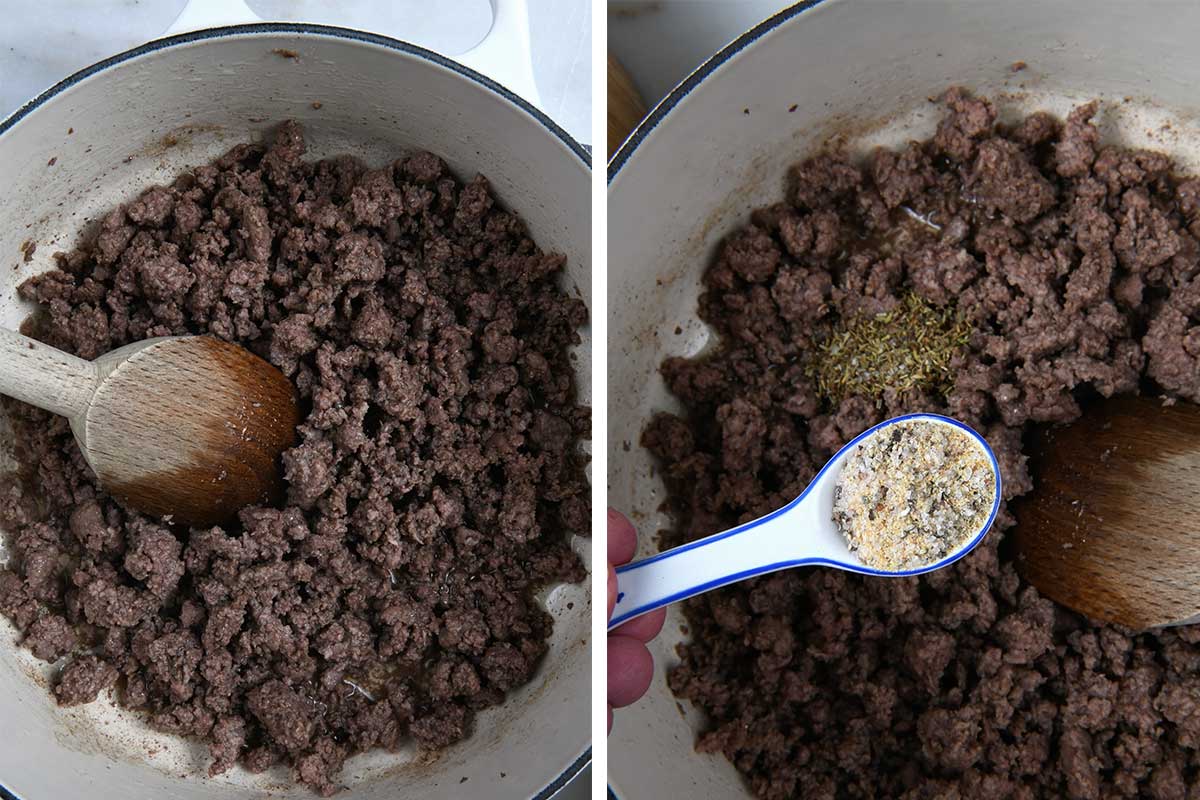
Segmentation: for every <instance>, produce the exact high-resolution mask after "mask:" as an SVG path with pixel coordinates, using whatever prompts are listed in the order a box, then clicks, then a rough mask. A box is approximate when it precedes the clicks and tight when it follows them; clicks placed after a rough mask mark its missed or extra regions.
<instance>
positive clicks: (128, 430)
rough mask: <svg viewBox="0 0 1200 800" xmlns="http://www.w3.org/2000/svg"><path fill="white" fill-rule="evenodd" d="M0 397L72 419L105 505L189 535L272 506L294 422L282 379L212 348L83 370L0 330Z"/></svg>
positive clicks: (77, 361) (164, 344)
mask: <svg viewBox="0 0 1200 800" xmlns="http://www.w3.org/2000/svg"><path fill="white" fill-rule="evenodd" d="M0 393H2V394H6V395H8V396H10V397H15V398H16V399H18V400H22V401H24V402H26V403H29V404H31V405H35V406H37V407H39V408H44V409H46V410H47V411H51V412H53V413H55V414H61V415H62V416H64V417H66V418H67V419H68V420H69V421H70V423H71V430H72V432H74V434H75V440H76V441H77V442H78V443H79V449H80V450H82V451H83V457H84V458H85V459H87V462H88V464H90V465H91V467H92V470H93V471H94V472H95V473H96V477H97V479H98V480H99V482H100V485H101V487H103V488H104V490H105V491H107V492H108V493H109V494H111V495H113V496H114V497H116V498H118V499H119V500H121V501H122V502H124V503H127V504H128V505H130V506H132V507H133V508H136V509H137V510H139V511H142V512H145V513H147V514H154V515H158V516H165V515H171V516H172V517H173V519H175V520H177V521H179V522H182V523H184V524H187V525H192V526H207V525H216V524H219V523H222V522H225V521H227V520H228V519H230V518H232V517H233V516H234V515H236V514H237V512H238V511H239V510H241V509H242V508H243V507H244V506H247V505H249V504H251V503H260V502H270V501H272V500H274V499H276V498H277V497H278V496H279V495H280V493H281V490H282V479H281V476H280V474H279V464H278V460H279V455H280V453H282V452H283V451H284V450H285V449H286V448H288V447H290V446H291V445H292V443H293V442H294V441H295V438H296V425H297V424H298V422H299V409H298V406H297V403H296V392H295V389H294V388H293V387H292V385H291V383H290V382H289V381H288V380H287V378H285V377H284V376H283V374H282V373H280V372H279V370H277V369H275V367H273V366H271V365H270V364H268V363H267V362H265V361H263V360H262V359H261V358H259V357H258V356H255V355H253V354H251V353H249V352H247V351H246V350H243V349H242V348H240V347H238V346H236V345H233V344H229V343H228V342H223V341H220V340H218V339H213V338H210V337H207V336H181V337H164V338H158V339H147V340H145V341H142V342H135V343H134V344H130V345H126V346H125V347H122V348H119V349H117V350H114V351H112V352H111V353H108V354H106V355H103V356H101V357H100V358H98V359H96V360H95V361H85V360H83V359H82V358H76V357H75V356H73V355H69V354H68V353H64V352H62V351H61V350H56V349H54V348H53V347H50V346H49V345H45V344H42V343H41V342H38V341H36V340H34V339H30V338H29V337H27V336H22V335H20V334H18V333H14V332H12V331H7V330H3V329H0Z"/></svg>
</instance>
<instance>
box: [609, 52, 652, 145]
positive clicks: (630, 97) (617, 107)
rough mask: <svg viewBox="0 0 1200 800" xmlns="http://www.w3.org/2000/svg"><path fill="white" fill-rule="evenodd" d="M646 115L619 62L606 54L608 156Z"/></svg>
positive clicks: (639, 98) (643, 104)
mask: <svg viewBox="0 0 1200 800" xmlns="http://www.w3.org/2000/svg"><path fill="white" fill-rule="evenodd" d="M644 116H646V104H645V103H643V102H642V98H641V96H640V95H639V94H638V92H637V89H635V88H634V86H633V81H632V80H631V79H630V77H629V73H628V72H626V71H625V68H624V67H622V66H621V62H619V61H617V59H616V58H615V57H614V56H613V54H612V53H609V54H608V157H609V158H612V155H613V153H615V152H617V148H619V147H620V146H621V144H622V143H623V142H624V141H625V139H626V138H628V136H629V134H630V133H631V132H632V131H633V129H634V128H636V127H637V124H638V123H639V122H641V121H642V117H644Z"/></svg>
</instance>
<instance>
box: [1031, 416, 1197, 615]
mask: <svg viewBox="0 0 1200 800" xmlns="http://www.w3.org/2000/svg"><path fill="white" fill-rule="evenodd" d="M1027 452H1028V453H1029V469H1030V473H1031V474H1032V476H1033V481H1034V490H1033V492H1032V493H1030V494H1029V495H1026V496H1025V497H1022V498H1020V499H1019V500H1018V501H1016V502H1015V503H1014V506H1013V511H1014V513H1015V514H1016V518H1017V528H1016V546H1017V569H1018V571H1019V572H1020V573H1021V574H1022V575H1023V576H1024V577H1025V578H1026V580H1028V581H1029V582H1030V583H1032V584H1033V585H1034V586H1036V587H1037V588H1038V590H1039V591H1041V592H1042V593H1043V594H1045V595H1046V596H1048V597H1050V598H1052V599H1054V600H1056V601H1058V602H1059V603H1062V604H1063V605H1065V606H1068V607H1070V608H1073V609H1075V610H1076V611H1079V612H1081V613H1083V614H1086V615H1087V616H1089V617H1092V618H1093V619H1097V620H1102V621H1105V622H1116V623H1119V624H1121V625H1125V626H1127V627H1129V628H1133V629H1138V630H1140V629H1145V628H1152V627H1157V626H1162V625H1172V624H1180V623H1183V622H1189V621H1192V619H1193V618H1195V617H1197V616H1198V615H1200V407H1197V406H1194V405H1191V404H1187V403H1178V404H1176V405H1164V404H1163V402H1162V401H1161V400H1157V399H1153V398H1148V397H1133V396H1129V397H1119V398H1115V399H1112V400H1106V401H1102V402H1098V403H1096V404H1095V405H1094V406H1092V407H1090V408H1088V409H1087V410H1086V411H1085V413H1084V415H1083V416H1082V417H1081V418H1080V419H1079V420H1077V421H1076V422H1073V423H1071V424H1070V425H1067V426H1059V427H1047V428H1042V429H1039V430H1037V431H1035V433H1034V435H1033V437H1032V440H1031V441H1030V443H1029V447H1028V449H1027Z"/></svg>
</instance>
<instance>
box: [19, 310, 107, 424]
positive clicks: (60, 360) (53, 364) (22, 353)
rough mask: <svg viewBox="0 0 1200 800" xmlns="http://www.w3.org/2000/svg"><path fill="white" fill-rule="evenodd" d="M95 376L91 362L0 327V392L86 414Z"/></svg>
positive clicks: (70, 414) (67, 414) (55, 409)
mask: <svg viewBox="0 0 1200 800" xmlns="http://www.w3.org/2000/svg"><path fill="white" fill-rule="evenodd" d="M97 378H98V376H97V373H96V367H95V365H94V364H92V362H90V361H84V360H83V359H82V358H76V357H75V356H73V355H70V354H69V353H64V352H63V351H61V350H56V349H54V348H53V347H51V346H50V345H48V344H42V343H41V342H39V341H37V340H36V339H30V338H29V337H28V336H22V335H21V334H19V333H16V332H14V331H10V330H5V329H3V328H0V394H6V395H8V396H9V397H15V398H16V399H18V400H21V401H24V402H26V403H29V404H30V405H34V406H37V407H38V408H44V409H46V410H47V411H50V412H53V413H55V414H61V415H62V416H64V417H68V418H75V417H79V416H82V415H83V414H84V413H86V411H87V407H88V403H90V402H91V400H92V395H93V394H94V393H95V391H96V382H97Z"/></svg>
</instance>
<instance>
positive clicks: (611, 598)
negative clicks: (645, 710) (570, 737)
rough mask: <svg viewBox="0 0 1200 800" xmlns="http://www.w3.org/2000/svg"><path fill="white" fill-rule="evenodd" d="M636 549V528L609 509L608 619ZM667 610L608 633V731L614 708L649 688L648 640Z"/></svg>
mask: <svg viewBox="0 0 1200 800" xmlns="http://www.w3.org/2000/svg"><path fill="white" fill-rule="evenodd" d="M636 551H637V531H636V530H635V529H634V527H633V523H631V522H630V521H629V520H627V519H626V518H625V516H624V515H623V514H621V512H619V511H614V510H613V509H611V508H610V509H609V510H608V618H609V619H612V613H613V606H615V605H616V604H617V572H616V570H615V569H614V566H620V565H621V564H624V563H626V562H627V561H630V560H632V559H633V554H634V553H635V552H636ZM666 618H667V610H666V609H665V608H660V609H659V610H657V611H652V612H650V613H649V614H646V615H644V616H641V617H638V618H637V619H631V620H629V622H626V623H625V624H624V625H622V626H620V627H619V628H615V629H614V630H612V631H610V632H609V634H608V730H609V732H612V724H613V709H614V708H621V707H623V706H627V705H629V704H630V703H633V702H635V701H636V700H637V699H638V698H639V697H641V696H642V695H644V694H645V693H646V690H647V689H648V688H650V679H651V678H652V677H653V676H654V659H653V658H652V657H651V656H650V651H649V650H648V649H647V648H646V642H648V641H650V640H651V639H653V638H654V637H655V636H657V635H658V632H659V631H661V630H662V626H663V622H665V621H666Z"/></svg>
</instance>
